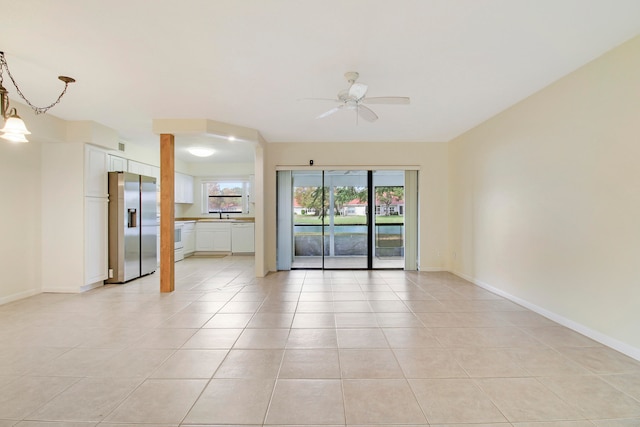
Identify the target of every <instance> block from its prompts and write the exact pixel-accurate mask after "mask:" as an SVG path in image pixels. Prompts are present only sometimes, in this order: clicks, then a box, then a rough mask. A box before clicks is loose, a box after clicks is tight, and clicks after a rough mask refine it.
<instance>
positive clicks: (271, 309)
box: [257, 301, 298, 314]
mask: <svg viewBox="0 0 640 427" xmlns="http://www.w3.org/2000/svg"><path fill="white" fill-rule="evenodd" d="M297 307H298V303H297V302H295V301H276V302H269V303H266V302H265V303H264V304H262V305H261V306H260V308H259V309H258V311H257V313H291V314H294V313H295V312H296V308H297Z"/></svg>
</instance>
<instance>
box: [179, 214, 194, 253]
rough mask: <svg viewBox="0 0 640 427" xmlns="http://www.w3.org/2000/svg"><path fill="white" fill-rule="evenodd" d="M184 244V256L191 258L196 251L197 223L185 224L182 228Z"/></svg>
mask: <svg viewBox="0 0 640 427" xmlns="http://www.w3.org/2000/svg"><path fill="white" fill-rule="evenodd" d="M182 243H183V244H184V255H185V256H189V255H191V254H193V253H194V252H195V251H196V223H195V222H193V221H188V222H185V223H184V225H183V226H182Z"/></svg>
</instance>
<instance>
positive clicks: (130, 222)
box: [127, 208, 138, 228]
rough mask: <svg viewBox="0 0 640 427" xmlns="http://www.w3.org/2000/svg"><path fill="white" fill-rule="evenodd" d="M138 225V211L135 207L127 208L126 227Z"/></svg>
mask: <svg viewBox="0 0 640 427" xmlns="http://www.w3.org/2000/svg"><path fill="white" fill-rule="evenodd" d="M137 226H138V211H137V209H133V208H131V209H128V210H127V227H129V228H136V227H137Z"/></svg>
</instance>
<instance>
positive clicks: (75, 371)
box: [29, 348, 121, 377]
mask: <svg viewBox="0 0 640 427" xmlns="http://www.w3.org/2000/svg"><path fill="white" fill-rule="evenodd" d="M120 351H121V350H117V349H93V348H74V349H71V350H69V351H67V352H66V353H64V354H62V355H60V356H58V357H56V358H54V359H53V360H50V361H48V362H45V363H43V364H42V365H41V366H38V367H34V369H33V370H32V371H31V372H30V373H29V375H43V376H46V375H62V376H71V377H89V376H101V374H102V373H103V370H104V365H105V364H106V363H107V362H108V361H109V360H111V359H113V358H114V357H115V356H116V355H117V354H118V353H119V352H120ZM43 362H44V361H43Z"/></svg>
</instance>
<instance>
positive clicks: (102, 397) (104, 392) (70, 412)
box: [29, 378, 141, 422]
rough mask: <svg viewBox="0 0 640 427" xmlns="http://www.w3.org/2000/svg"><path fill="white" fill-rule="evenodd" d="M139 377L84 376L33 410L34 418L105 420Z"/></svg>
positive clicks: (132, 387) (135, 385)
mask: <svg viewBox="0 0 640 427" xmlns="http://www.w3.org/2000/svg"><path fill="white" fill-rule="evenodd" d="M140 383H141V380H140V379H130V378H83V379H82V380H80V381H78V382H76V383H75V384H73V385H72V386H71V387H69V388H68V389H66V390H65V391H63V392H62V393H60V394H59V395H57V396H56V397H55V398H53V399H52V400H50V401H49V402H48V403H47V404H46V405H44V406H42V407H40V408H39V409H38V410H37V411H35V412H33V413H31V414H30V415H29V418H30V419H32V420H48V421H95V422H98V421H102V420H103V419H104V417H105V416H107V415H108V414H109V413H110V412H111V411H112V410H113V409H115V408H116V407H117V406H118V405H119V404H120V403H121V402H122V401H123V400H124V399H125V398H126V397H127V396H128V395H129V394H130V393H131V392H132V391H133V390H134V389H135V388H136V387H137V386H138V385H139V384H140Z"/></svg>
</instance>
